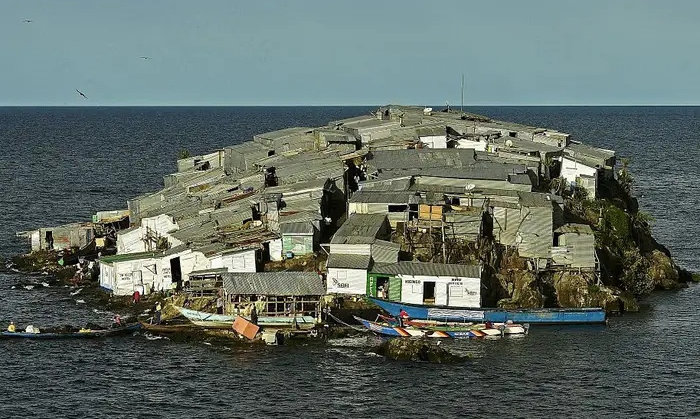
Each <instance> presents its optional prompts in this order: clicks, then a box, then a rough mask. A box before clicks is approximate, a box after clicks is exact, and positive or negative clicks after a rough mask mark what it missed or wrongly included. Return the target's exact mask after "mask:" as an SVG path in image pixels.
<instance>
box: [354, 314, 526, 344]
mask: <svg viewBox="0 0 700 419" xmlns="http://www.w3.org/2000/svg"><path fill="white" fill-rule="evenodd" d="M353 317H354V318H355V320H357V321H358V322H360V323H362V325H363V326H365V327H366V328H367V329H368V330H370V331H372V332H374V333H376V334H378V335H382V336H390V337H428V338H453V339H468V338H483V337H488V336H503V335H504V334H506V332H505V330H506V327H505V325H504V324H503V323H501V324H494V327H493V328H487V327H486V325H485V324H471V325H463V326H460V327H449V326H444V327H438V326H435V327H420V328H419V327H415V326H410V325H406V326H403V327H402V326H398V325H394V324H389V323H378V322H373V321H370V320H366V319H363V318H361V317H357V316H353ZM508 327H509V332H508V333H507V334H511V335H516V334H525V333H527V328H526V327H523V326H521V325H516V324H510V325H509V326H508Z"/></svg>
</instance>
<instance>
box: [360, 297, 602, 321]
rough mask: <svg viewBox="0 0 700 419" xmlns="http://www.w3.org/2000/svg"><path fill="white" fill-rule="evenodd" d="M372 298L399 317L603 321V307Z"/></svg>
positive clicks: (471, 319)
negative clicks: (507, 305) (458, 304)
mask: <svg viewBox="0 0 700 419" xmlns="http://www.w3.org/2000/svg"><path fill="white" fill-rule="evenodd" d="M369 300H370V301H371V302H372V303H374V304H375V305H377V306H379V307H380V308H382V309H383V310H385V311H386V312H387V313H389V314H390V315H392V316H394V317H398V316H399V315H400V313H401V311H404V312H405V313H406V314H407V315H408V317H409V318H411V319H419V320H441V321H456V322H467V321H473V322H487V321H488V322H494V323H505V322H508V321H512V322H515V323H534V324H602V323H605V310H603V309H602V308H535V309H517V310H506V309H501V308H469V307H445V306H430V305H420V304H408V303H397V302H393V301H387V300H381V299H378V298H372V297H369Z"/></svg>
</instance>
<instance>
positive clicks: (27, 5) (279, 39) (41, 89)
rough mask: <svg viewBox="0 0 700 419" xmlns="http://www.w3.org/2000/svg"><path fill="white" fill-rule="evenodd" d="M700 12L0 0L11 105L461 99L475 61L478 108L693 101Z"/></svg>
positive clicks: (503, 5)
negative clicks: (83, 95)
mask: <svg viewBox="0 0 700 419" xmlns="http://www.w3.org/2000/svg"><path fill="white" fill-rule="evenodd" d="M25 20H31V22H25ZM699 20H700V1H692V0H691V1H683V0H676V1H661V0H659V1H647V0H628V1H623V0H619V1H616V0H607V1H599V0H587V1H569V0H552V1H549V0H541V1H537V0H532V1H522V0H515V1H510V0H498V1H483V0H480V1H467V0H455V1H453V0H441V1H439V2H432V1H410V0H403V1H392V0H385V1H377V0H374V1H364V0H353V1H345V2H336V1H328V0H304V1H281V0H280V1H252V0H247V1H235V0H229V1H213V0H212V1H207V0H202V1H179V0H138V1H137V0H121V1H116V0H113V1H94V0H63V1H53V0H44V1H36V0H0V106H3V105H4V106H8V105H9V106H15V105H21V106H25V105H30V106H31V105H37V106H53V105H56V106H63V105H67V106H75V105H91V106H116V105H379V104H387V103H401V104H414V105H427V104H431V105H435V104H439V105H441V104H444V103H446V102H449V103H450V104H453V105H459V103H460V101H461V99H460V96H461V93H460V83H461V75H462V74H464V75H465V80H466V83H465V84H466V87H465V104H471V105H693V104H700V82H699V80H698V77H700V53H698V51H700V25H698V23H697V22H698V21H699ZM142 56H145V57H149V59H142V58H139V57H142ZM76 89H78V90H80V91H81V92H83V93H84V94H85V95H86V96H87V97H88V99H84V98H82V97H81V96H80V95H79V94H78V93H77V92H76Z"/></svg>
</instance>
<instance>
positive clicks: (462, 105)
mask: <svg viewBox="0 0 700 419" xmlns="http://www.w3.org/2000/svg"><path fill="white" fill-rule="evenodd" d="M459 111H460V112H464V73H462V104H461V105H460V107H459Z"/></svg>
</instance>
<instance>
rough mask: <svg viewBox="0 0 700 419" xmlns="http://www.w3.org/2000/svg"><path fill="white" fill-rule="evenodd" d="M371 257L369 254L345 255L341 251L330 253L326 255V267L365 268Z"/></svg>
mask: <svg viewBox="0 0 700 419" xmlns="http://www.w3.org/2000/svg"><path fill="white" fill-rule="evenodd" d="M371 260H372V257H371V256H369V255H346V254H342V253H331V254H330V255H329V256H328V262H327V265H326V267H328V268H346V269H367V268H369V265H370V261H371Z"/></svg>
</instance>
